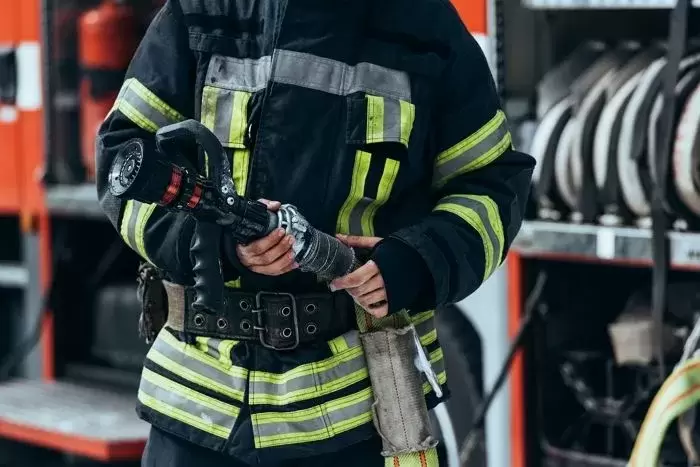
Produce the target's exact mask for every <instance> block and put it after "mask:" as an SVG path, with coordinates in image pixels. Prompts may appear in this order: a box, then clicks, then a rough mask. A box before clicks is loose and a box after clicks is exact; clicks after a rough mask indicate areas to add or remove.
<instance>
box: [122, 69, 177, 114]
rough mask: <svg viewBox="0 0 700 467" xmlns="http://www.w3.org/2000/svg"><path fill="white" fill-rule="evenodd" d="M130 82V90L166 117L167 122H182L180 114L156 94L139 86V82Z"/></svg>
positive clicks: (133, 80)
mask: <svg viewBox="0 0 700 467" xmlns="http://www.w3.org/2000/svg"><path fill="white" fill-rule="evenodd" d="M128 81H130V88H131V89H133V90H134V91H135V92H136V94H138V95H139V97H140V98H141V99H143V100H145V101H146V102H148V104H149V105H150V106H151V107H152V108H153V109H155V110H157V111H158V112H160V114H162V115H163V116H164V117H166V118H167V119H168V120H170V121H172V122H173V123H174V122H178V121H182V120H184V119H185V117H183V116H182V115H181V114H180V112H178V111H177V110H175V109H173V108H172V107H170V106H169V105H168V104H166V103H165V101H163V100H162V99H161V98H159V97H158V96H157V95H156V94H154V93H153V92H151V90H150V89H148V88H147V87H146V86H144V85H143V84H141V82H140V81H139V80H137V79H136V78H132V79H131V80H128Z"/></svg>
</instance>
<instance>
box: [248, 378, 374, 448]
mask: <svg viewBox="0 0 700 467" xmlns="http://www.w3.org/2000/svg"><path fill="white" fill-rule="evenodd" d="M372 401H373V394H372V390H371V388H366V389H363V390H362V391H359V392H357V393H355V394H351V395H349V396H345V397H341V398H338V399H335V400H333V401H330V402H326V403H323V404H321V405H318V406H315V407H311V408H309V409H303V410H297V411H293V412H268V413H259V414H253V415H252V417H251V418H252V421H253V425H254V428H253V429H254V431H255V432H256V436H255V446H256V447H257V448H266V447H273V446H280V445H289V444H299V443H310V442H314V441H320V440H324V439H329V438H332V437H334V436H336V435H338V434H340V433H343V432H345V431H348V430H351V429H353V428H356V427H358V426H360V425H363V424H365V423H369V422H370V421H371V420H372V412H371V407H372ZM266 425H270V426H266ZM314 426H319V428H317V429H314V430H309V429H308V428H309V427H314ZM265 433H274V434H269V435H266V434H265Z"/></svg>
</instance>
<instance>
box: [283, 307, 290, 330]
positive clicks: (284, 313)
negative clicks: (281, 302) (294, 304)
mask: <svg viewBox="0 0 700 467" xmlns="http://www.w3.org/2000/svg"><path fill="white" fill-rule="evenodd" d="M280 314H281V315H282V316H284V317H285V318H286V317H287V316H289V315H291V314H292V309H291V307H288V306H283V307H282V308H281V309H280ZM290 331H291V329H290Z"/></svg>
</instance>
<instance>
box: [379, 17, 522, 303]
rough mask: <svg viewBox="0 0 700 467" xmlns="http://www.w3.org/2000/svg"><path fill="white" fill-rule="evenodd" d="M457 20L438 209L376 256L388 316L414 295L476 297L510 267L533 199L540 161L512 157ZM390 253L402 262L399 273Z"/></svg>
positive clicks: (440, 104) (440, 124)
mask: <svg viewBox="0 0 700 467" xmlns="http://www.w3.org/2000/svg"><path fill="white" fill-rule="evenodd" d="M452 13H454V14H452V15H451V16H452V17H454V19H455V21H453V22H452V23H453V24H452V27H449V25H448V28H447V29H448V30H452V31H454V32H453V33H452V34H451V36H452V38H451V41H450V42H451V48H452V52H451V58H450V60H449V64H448V66H447V68H446V71H445V75H444V77H443V85H442V86H441V87H440V89H441V90H440V91H439V93H440V94H441V95H440V96H439V97H438V100H437V102H436V104H435V110H434V117H433V118H434V122H433V127H432V128H433V140H434V143H435V144H434V147H435V154H434V166H433V175H432V191H433V196H434V208H433V211H432V213H431V214H429V215H428V216H427V217H426V218H424V219H423V220H422V221H421V222H419V223H417V224H415V225H412V226H410V227H408V228H405V229H403V230H400V231H398V232H396V233H395V234H393V235H392V236H390V237H389V238H388V239H385V240H384V241H383V242H381V243H380V244H379V245H378V247H377V249H376V250H375V261H376V262H377V263H378V266H379V269H380V271H381V272H382V276H383V277H384V280H385V284H386V289H387V295H388V300H389V306H390V311H396V310H397V307H404V306H406V307H408V306H410V305H411V303H412V302H414V301H415V299H416V297H413V296H411V292H410V291H412V290H416V291H418V292H414V293H422V294H424V295H425V294H429V295H430V296H431V297H432V299H431V300H432V303H431V304H430V305H433V306H435V305H437V306H443V305H448V304H453V303H456V302H458V301H460V300H462V299H464V298H466V297H467V296H468V295H470V294H471V293H472V292H474V291H475V290H476V289H477V288H478V287H479V286H480V285H481V284H482V283H483V282H484V281H485V280H486V279H487V278H488V277H489V276H490V275H491V274H493V272H494V271H495V270H496V268H498V266H499V265H500V264H501V263H502V262H503V260H504V259H505V257H506V254H507V252H508V248H509V247H510V245H511V243H512V241H513V239H514V238H515V236H516V234H517V233H518V231H519V229H520V226H521V224H522V220H523V215H524V210H525V206H526V201H527V197H528V194H529V187H530V181H531V176H532V170H533V167H534V159H533V158H532V157H530V156H528V155H526V154H523V153H520V152H517V151H516V150H514V149H513V146H512V143H511V134H510V132H509V129H508V123H507V121H506V117H505V115H504V113H503V110H502V109H501V106H500V102H499V97H498V94H497V92H496V88H495V85H494V82H493V78H492V76H491V72H490V70H489V67H488V64H487V62H486V59H485V57H484V55H483V53H482V51H481V49H480V47H479V46H478V44H477V43H476V41H475V40H474V38H473V37H472V36H471V34H469V32H467V30H466V29H465V28H464V26H463V25H462V23H461V21H459V19H458V17H457V15H456V12H452ZM457 22H459V24H458V25H457V24H456V23H457ZM400 251H403V253H400ZM389 253H391V256H392V257H393V258H396V257H397V255H399V254H401V257H402V259H401V260H400V261H401V262H402V264H401V265H400V267H399V266H398V265H397V264H396V261H397V260H396V259H394V260H393V264H392V259H391V258H390V257H389ZM408 262H411V264H408ZM422 276H427V279H425V280H427V281H430V279H431V278H432V284H429V286H428V287H427V288H426V287H420V286H419V284H418V282H419V281H420V280H423V279H420V277H422ZM398 282H403V284H399V283H398ZM406 285H408V287H411V288H407V287H406ZM430 286H433V287H430ZM406 295H408V296H406ZM392 301H393V302H394V303H393V304H392ZM421 304H422V305H424V306H425V305H428V304H425V303H423V302H421Z"/></svg>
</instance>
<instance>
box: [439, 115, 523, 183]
mask: <svg viewBox="0 0 700 467" xmlns="http://www.w3.org/2000/svg"><path fill="white" fill-rule="evenodd" d="M510 147H511V136H510V131H509V130H508V122H507V121H506V116H505V114H504V113H503V112H502V111H501V110H499V111H498V112H496V115H495V116H494V117H493V118H492V119H491V120H489V121H488V122H487V123H486V124H485V125H484V126H483V127H481V128H480V129H479V130H478V131H477V132H476V133H474V134H472V135H470V136H468V137H467V138H465V139H463V140H462V141H460V142H459V143H457V144H455V145H454V146H452V147H451V148H449V149H447V150H446V151H443V152H442V153H440V154H439V155H438V157H437V159H436V161H435V172H434V174H433V185H434V186H436V187H440V186H442V185H444V184H445V183H447V182H448V181H449V180H451V179H453V178H454V177H456V176H458V175H461V174H463V173H466V172H471V171H472V170H476V169H479V168H481V167H484V166H485V165H488V164H490V163H491V162H493V161H494V160H496V159H497V158H498V157H499V156H501V154H503V153H504V152H506V151H507V150H508V149H509V148H510Z"/></svg>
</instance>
